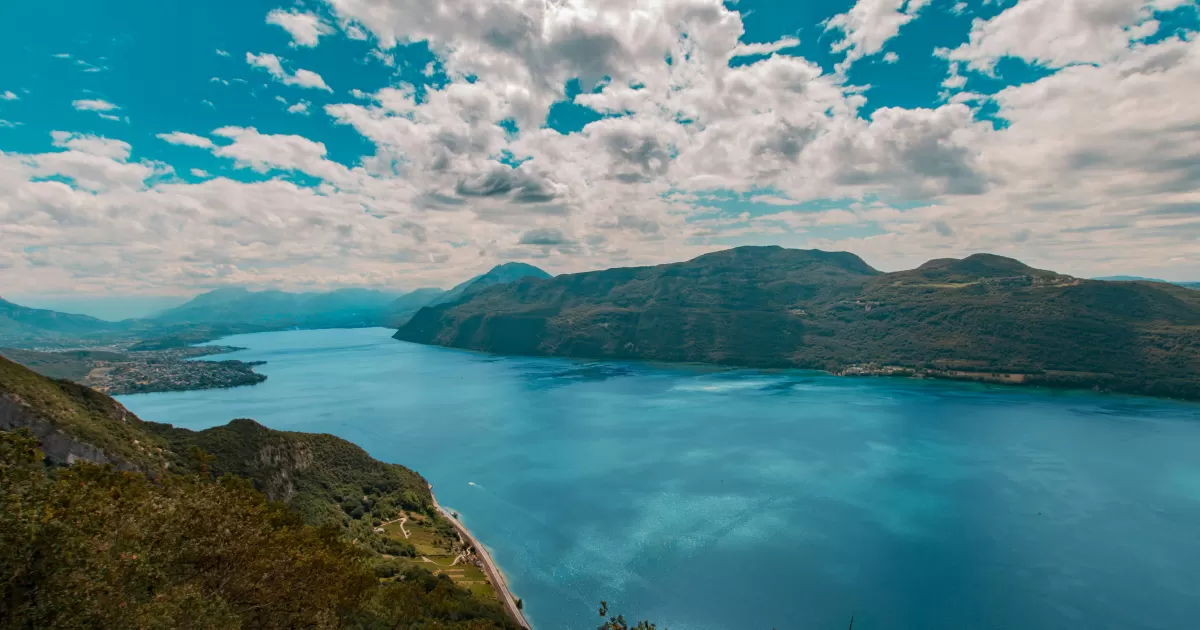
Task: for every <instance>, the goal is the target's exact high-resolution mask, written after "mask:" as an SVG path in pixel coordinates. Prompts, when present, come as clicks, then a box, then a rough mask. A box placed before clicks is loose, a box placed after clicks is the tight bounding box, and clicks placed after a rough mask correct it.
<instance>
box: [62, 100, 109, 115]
mask: <svg viewBox="0 0 1200 630" xmlns="http://www.w3.org/2000/svg"><path fill="white" fill-rule="evenodd" d="M71 106H72V107H74V108H75V109H77V110H79V111H81V112H111V111H113V110H117V109H121V108H120V107H117V106H116V105H113V104H112V103H109V102H108V101H105V100H101V99H81V100H78V101H71Z"/></svg>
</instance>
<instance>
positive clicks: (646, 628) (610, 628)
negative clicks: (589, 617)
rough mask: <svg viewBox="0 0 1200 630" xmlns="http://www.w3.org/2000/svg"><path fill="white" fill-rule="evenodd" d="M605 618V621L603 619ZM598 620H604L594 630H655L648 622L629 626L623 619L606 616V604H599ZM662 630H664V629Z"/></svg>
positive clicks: (619, 616) (603, 602) (621, 617)
mask: <svg viewBox="0 0 1200 630" xmlns="http://www.w3.org/2000/svg"><path fill="white" fill-rule="evenodd" d="M605 617H607V619H604V618H605ZM600 618H601V619H604V623H603V624H602V625H601V626H600V627H599V628H597V629H596V630H655V628H656V626H655V625H654V624H652V623H650V622H649V621H639V622H638V623H637V625H633V626H631V625H629V623H628V622H627V621H625V617H623V616H621V615H617V616H615V617H609V616H608V602H605V601H602V602H600ZM663 630H666V628H664V629H663Z"/></svg>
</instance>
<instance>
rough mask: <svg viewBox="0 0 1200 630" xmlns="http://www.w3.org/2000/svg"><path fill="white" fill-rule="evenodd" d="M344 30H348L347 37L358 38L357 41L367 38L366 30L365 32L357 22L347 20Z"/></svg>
mask: <svg viewBox="0 0 1200 630" xmlns="http://www.w3.org/2000/svg"><path fill="white" fill-rule="evenodd" d="M342 30H343V31H345V32H346V37H349V38H350V39H353V40H357V41H363V40H365V39H367V34H366V32H364V31H363V30H362V29H361V28H359V27H358V25H356V24H353V23H350V22H347V23H346V24H345V25H344V26H343V27H342Z"/></svg>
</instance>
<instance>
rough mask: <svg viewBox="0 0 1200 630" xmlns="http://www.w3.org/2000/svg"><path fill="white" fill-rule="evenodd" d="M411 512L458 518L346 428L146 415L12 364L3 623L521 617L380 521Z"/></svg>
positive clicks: (4, 405)
mask: <svg viewBox="0 0 1200 630" xmlns="http://www.w3.org/2000/svg"><path fill="white" fill-rule="evenodd" d="M92 462H105V463H108V464H110V465H109V466H100V465H97V464H94V463H92ZM67 463H74V465H72V466H69V467H61V465H63V464H67ZM114 466H115V467H117V468H119V469H122V470H124V471H125V472H118V471H116V470H114V468H113V467H114ZM401 510H403V511H405V512H406V513H407V514H409V515H412V516H416V515H420V518H421V520H422V521H424V522H426V523H431V524H433V525H437V526H442V527H441V528H442V529H445V530H450V527H449V525H448V524H446V523H445V522H444V520H443V519H441V516H440V515H439V514H438V512H437V511H436V510H435V509H433V507H432V499H431V495H430V493H429V488H428V485H427V484H426V483H425V481H424V479H422V478H421V476H420V475H418V474H417V473H415V472H413V471H411V470H409V469H407V468H404V467H402V466H397V465H392V464H384V463H382V462H379V461H376V460H374V459H372V458H370V457H369V456H368V455H367V454H366V452H365V451H363V450H362V449H360V448H358V447H356V446H354V445H353V444H350V443H349V442H346V441H345V440H341V439H339V438H336V437H333V436H330V435H312V434H304V433H288V432H280V431H272V430H270V429H267V428H265V427H263V426H261V425H258V424H257V423H254V422H252V421H249V420H238V421H234V422H231V423H230V424H229V425H226V426H224V427H216V428H213V429H209V430H207V431H202V432H198V433H196V432H191V431H187V430H184V429H176V428H173V427H171V426H169V425H162V424H155V423H148V422H143V421H142V420H140V419H138V418H137V417H136V416H134V415H133V414H131V413H129V412H128V411H127V410H125V408H124V407H122V406H121V405H120V404H119V403H117V402H116V401H114V400H112V399H111V398H109V397H108V396H104V395H103V394H99V393H96V392H94V391H92V390H89V389H87V388H85V387H82V386H79V385H75V384H72V383H69V382H65V381H55V380H51V379H48V378H45V377H43V376H40V375H38V374H35V373H34V372H32V371H30V370H28V369H26V368H24V367H21V366H19V365H17V364H15V363H12V362H11V361H8V360H7V359H3V358H0V627H3V628H8V627H12V628H29V627H104V628H117V627H122V628H125V627H163V628H166V627H175V628H238V627H246V628H296V627H311V628H335V627H342V628H397V627H402V628H463V629H468V628H469V629H474V630H484V629H490V628H514V627H516V625H515V623H514V622H513V621H512V620H511V619H509V618H508V617H507V616H506V614H505V612H504V610H503V609H502V608H501V607H500V606H499V604H498V603H496V602H495V600H488V599H486V598H481V597H480V596H477V595H475V594H473V593H472V592H471V590H470V589H468V588H465V587H461V586H458V585H456V584H455V583H454V581H452V580H451V579H450V578H449V577H447V576H444V575H443V576H435V575H434V574H433V573H430V572H429V571H428V570H426V569H425V568H422V567H421V566H420V565H419V563H417V562H416V561H405V560H404V558H405V557H406V556H409V557H411V556H412V555H414V553H413V546H412V544H410V543H408V541H405V540H403V539H397V538H396V537H394V536H389V535H387V534H386V533H382V530H381V529H377V526H378V525H379V524H380V522H381V521H382V520H384V519H390V518H392V517H394V516H396V515H397V514H398V513H400V511H401Z"/></svg>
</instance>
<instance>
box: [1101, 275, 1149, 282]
mask: <svg viewBox="0 0 1200 630" xmlns="http://www.w3.org/2000/svg"><path fill="white" fill-rule="evenodd" d="M1092 280H1104V281H1106V282H1166V280H1160V279H1158V278H1143V277H1142V276H1100V277H1099V278H1092Z"/></svg>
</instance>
